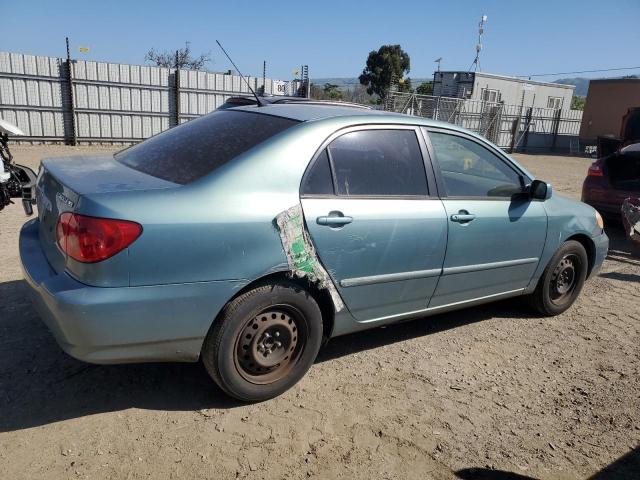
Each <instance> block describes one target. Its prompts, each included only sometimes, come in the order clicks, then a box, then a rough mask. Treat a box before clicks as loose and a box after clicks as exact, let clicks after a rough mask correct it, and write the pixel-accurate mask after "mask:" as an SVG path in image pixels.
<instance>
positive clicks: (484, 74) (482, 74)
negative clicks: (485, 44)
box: [435, 70, 576, 90]
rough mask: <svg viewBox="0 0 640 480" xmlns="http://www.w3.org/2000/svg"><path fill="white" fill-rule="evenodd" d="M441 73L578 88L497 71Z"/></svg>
mask: <svg viewBox="0 0 640 480" xmlns="http://www.w3.org/2000/svg"><path fill="white" fill-rule="evenodd" d="M435 73H438V72H435ZM440 73H458V74H460V73H473V74H475V76H476V77H486V78H496V79H499V80H509V81H512V82H518V83H527V84H530V85H543V86H546V87H557V88H565V89H570V90H574V89H575V88H576V87H575V85H565V84H564V83H554V82H541V81H539V80H527V79H526V78H522V77H511V76H509V75H498V74H496V73H487V72H466V71H455V70H449V71H441V72H440Z"/></svg>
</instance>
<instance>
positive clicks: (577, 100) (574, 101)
mask: <svg viewBox="0 0 640 480" xmlns="http://www.w3.org/2000/svg"><path fill="white" fill-rule="evenodd" d="M584 103H585V98H584V97H581V96H580V95H574V96H573V97H572V98H571V109H572V110H584Z"/></svg>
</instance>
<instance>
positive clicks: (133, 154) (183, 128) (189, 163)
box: [115, 110, 299, 185]
mask: <svg viewBox="0 0 640 480" xmlns="http://www.w3.org/2000/svg"><path fill="white" fill-rule="evenodd" d="M298 123H299V122H298V121H297V120H291V119H288V118H282V117H274V116H272V115H263V114H260V113H250V112H241V111H231V110H225V111H217V112H214V113H211V114H209V115H206V116H204V117H200V118H197V119H195V120H191V121H190V122H187V123H185V124H182V125H180V126H178V127H175V128H172V129H170V130H167V131H166V132H163V133H161V134H159V135H156V136H155V137H151V138H149V139H147V140H145V141H144V142H141V143H139V144H137V145H134V146H132V147H129V148H127V149H126V150H122V151H121V152H118V153H117V154H116V155H115V158H116V160H117V161H119V162H121V163H123V164H125V165H127V166H129V167H131V168H133V169H135V170H138V171H140V172H144V173H147V174H149V175H153V176H154V177H158V178H162V179H164V180H169V181H170V182H175V183H180V184H183V185H184V184H187V183H191V182H193V181H195V180H197V179H199V178H201V177H204V176H205V175H207V174H208V173H211V172H213V171H214V170H215V169H217V168H219V167H220V166H222V165H224V164H225V163H227V162H229V161H230V160H232V159H234V158H236V157H237V156H238V155H240V154H242V153H244V152H246V151H247V150H249V149H251V148H253V147H255V146H256V145H258V144H260V143H262V142H264V141H265V140H267V139H268V138H270V137H273V136H274V135H276V134H278V133H280V132H282V131H284V130H286V129H287V128H289V127H292V126H293V125H296V124H298Z"/></svg>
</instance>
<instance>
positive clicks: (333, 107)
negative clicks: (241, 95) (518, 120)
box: [232, 101, 486, 141]
mask: <svg viewBox="0 0 640 480" xmlns="http://www.w3.org/2000/svg"><path fill="white" fill-rule="evenodd" d="M359 107H360V106H359V105H356V104H348V103H346V104H344V105H343V104H339V103H338V102H322V101H315V102H314V101H311V102H296V103H283V104H269V105H263V106H261V107H258V106H256V105H247V106H242V107H236V108H233V109H232V110H238V111H245V112H252V113H262V114H265V115H273V116H276V117H284V118H289V119H292V120H297V121H300V122H311V121H316V120H325V119H331V118H342V119H344V120H353V122H354V123H395V124H399V125H422V126H425V127H437V128H445V129H448V130H455V131H458V132H464V133H467V134H469V135H471V136H474V137H478V134H477V133H475V132H472V131H470V130H467V129H466V128H463V127H460V126H458V125H453V124H451V123H447V122H442V121H439V120H432V119H430V118H425V117H418V116H415V115H407V114H404V113H396V112H389V111H385V110H374V109H370V108H359ZM485 141H486V139H485Z"/></svg>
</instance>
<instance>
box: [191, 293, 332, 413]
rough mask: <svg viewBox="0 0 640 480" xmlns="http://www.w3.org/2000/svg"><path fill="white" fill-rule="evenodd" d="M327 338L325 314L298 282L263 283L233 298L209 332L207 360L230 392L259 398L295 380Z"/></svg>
mask: <svg viewBox="0 0 640 480" xmlns="http://www.w3.org/2000/svg"><path fill="white" fill-rule="evenodd" d="M321 342H322V314H321V312H320V308H319V307H318V304H317V303H316V301H315V300H314V299H313V297H312V296H311V294H310V293H309V292H307V291H305V290H304V289H302V288H301V287H300V286H298V285H296V284H294V283H292V282H286V281H281V282H275V283H269V284H265V285H261V286H257V287H255V288H253V289H252V290H249V291H248V292H245V293H243V294H242V295H240V296H239V297H237V298H235V299H234V300H232V301H231V302H229V303H228V304H227V305H226V306H225V307H224V309H223V310H222V312H221V314H220V316H219V317H218V318H217V319H216V321H215V322H214V324H213V326H212V327H211V329H210V330H209V333H208V334H207V336H206V338H205V340H204V344H203V347H202V354H201V357H202V361H203V363H204V366H205V368H206V369H207V372H209V375H210V376H211V378H213V380H214V381H215V382H216V383H217V384H218V385H219V386H220V388H222V390H224V391H225V392H226V393H227V394H228V395H230V396H231V397H234V398H236V399H238V400H241V401H245V402H259V401H262V400H267V399H270V398H273V397H276V396H278V395H280V394H281V393H283V392H285V391H286V390H288V389H289V388H291V387H292V386H293V385H295V384H296V383H297V382H298V381H299V380H300V379H301V378H302V377H303V376H304V375H305V373H307V371H308V370H309V368H311V365H312V364H313V362H314V360H315V359H316V356H317V354H318V350H319V349H320V344H321Z"/></svg>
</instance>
